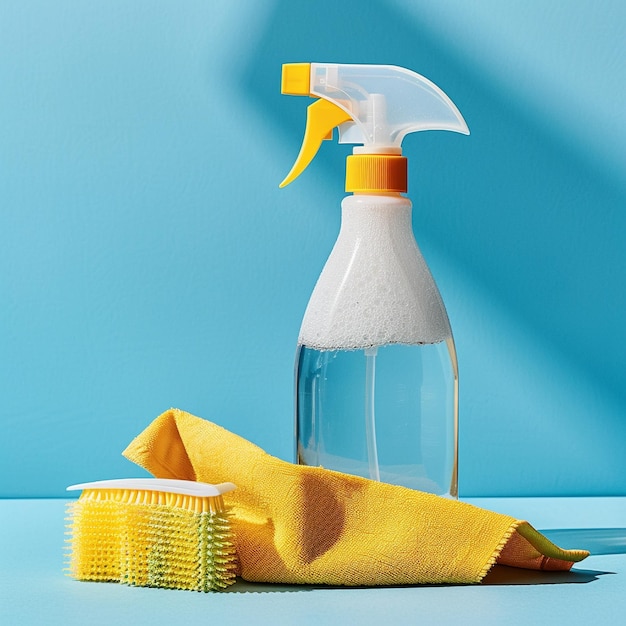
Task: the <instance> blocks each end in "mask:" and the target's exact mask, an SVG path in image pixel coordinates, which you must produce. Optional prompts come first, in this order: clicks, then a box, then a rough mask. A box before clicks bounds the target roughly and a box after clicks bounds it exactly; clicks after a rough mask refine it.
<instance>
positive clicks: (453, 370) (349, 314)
mask: <svg viewBox="0 0 626 626" xmlns="http://www.w3.org/2000/svg"><path fill="white" fill-rule="evenodd" d="M342 207H343V212H342V227H341V232H340V234H339V238H338V240H337V243H336V244H335V247H334V248H333V251H332V253H331V255H330V257H329V259H328V261H327V263H326V266H325V267H324V271H323V272H322V274H321V276H320V278H319V280H318V283H317V285H316V287H315V290H314V292H313V294H312V296H311V300H310V302H309V305H308V307H307V311H306V313H305V317H304V320H303V323H302V329H301V333H300V338H299V345H298V350H297V356H296V445H297V451H296V454H297V461H298V463H301V464H305V465H316V466H317V465H319V466H323V467H326V468H328V469H334V470H337V471H341V472H346V473H349V474H356V475H359V476H364V477H366V478H371V479H374V480H380V481H383V482H389V483H393V484H398V485H403V486H406V487H410V488H413V489H419V490H421V491H427V492H430V493H435V494H438V495H442V496H449V497H456V496H457V431H458V428H457V424H458V369H457V360H456V352H455V348H454V341H453V338H452V333H451V330H450V325H449V322H448V317H447V314H446V312H445V308H444V306H443V302H442V300H441V297H440V295H439V291H438V290H437V287H436V285H435V283H434V281H433V279H432V276H431V274H430V271H429V270H428V267H427V266H426V263H425V262H424V259H423V257H422V255H421V253H420V251H419V248H418V246H417V243H416V242H415V238H414V236H413V232H412V227H411V203H410V202H409V201H408V200H407V199H406V198H403V197H401V196H399V195H396V194H381V195H377V196H370V195H355V196H349V197H347V198H345V199H344V201H343V203H342Z"/></svg>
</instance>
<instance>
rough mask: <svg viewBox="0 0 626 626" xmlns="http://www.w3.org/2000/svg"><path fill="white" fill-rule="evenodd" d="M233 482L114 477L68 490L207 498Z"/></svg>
mask: <svg viewBox="0 0 626 626" xmlns="http://www.w3.org/2000/svg"><path fill="white" fill-rule="evenodd" d="M236 488H237V487H236V485H234V484H233V483H220V484H218V485H210V484H209V483H199V482H196V481H193V480H177V479H174V478H114V479H112V480H97V481H95V482H91V483H81V484H79V485H70V486H69V487H68V488H67V491H79V490H83V489H131V490H136V491H137V490H144V491H161V492H164V493H179V494H182V495H186V496H197V497H198V498H207V497H215V496H221V495H222V494H223V493H228V492H229V491H232V490H233V489H236Z"/></svg>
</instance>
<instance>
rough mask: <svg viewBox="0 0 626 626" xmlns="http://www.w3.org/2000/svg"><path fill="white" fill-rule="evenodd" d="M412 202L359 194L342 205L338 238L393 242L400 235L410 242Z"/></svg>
mask: <svg viewBox="0 0 626 626" xmlns="http://www.w3.org/2000/svg"><path fill="white" fill-rule="evenodd" d="M411 214H412V204H411V201H410V200H409V199H408V198H406V197H405V196H403V195H401V194H399V193H374V194H372V193H368V194H366V193H358V194H354V195H351V196H346V197H345V198H344V199H343V201H342V202H341V231H340V236H341V237H349V238H358V239H363V238H366V239H371V240H377V241H380V242H382V241H385V240H394V239H396V238H397V237H398V236H399V235H400V233H405V235H406V236H408V237H410V238H411V239H412V240H414V239H413V225H412V219H411Z"/></svg>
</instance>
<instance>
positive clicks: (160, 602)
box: [0, 498, 626, 626]
mask: <svg viewBox="0 0 626 626" xmlns="http://www.w3.org/2000/svg"><path fill="white" fill-rule="evenodd" d="M465 501H467V502H471V503H472V504H475V505H477V506H481V507H484V508H487V509H491V510H494V511H498V512H501V513H507V514H509V515H513V516H515V517H517V518H520V519H526V520H528V521H529V522H530V523H531V524H532V525H533V526H535V527H536V528H537V529H540V530H542V531H545V533H546V535H548V537H550V538H551V539H552V540H553V541H555V543H557V544H558V545H561V547H564V548H573V547H575V548H586V549H589V550H590V551H591V552H592V555H591V556H590V557H589V558H588V559H586V560H585V561H583V562H581V563H579V564H578V565H576V566H575V567H574V569H573V570H572V571H571V572H566V573H563V572H560V573H550V572H531V571H526V570H521V569H514V568H505V567H496V568H495V569H494V570H493V571H492V572H491V573H490V574H489V575H488V576H487V578H486V580H485V581H484V582H483V583H482V584H480V585H470V586H460V585H441V586H411V587H384V588H358V589H350V588H324V587H314V586H290V585H270V584H253V583H246V582H245V581H238V582H237V583H235V584H234V585H233V586H232V587H230V588H229V589H228V590H227V591H225V592H222V593H210V594H203V593H194V592H189V591H171V590H164V589H147V588H135V587H127V586H124V585H117V584H107V583H84V582H77V581H74V580H72V579H70V578H68V577H66V576H65V575H64V573H63V543H64V531H65V528H64V525H65V522H64V517H65V504H66V501H65V500H53V499H50V500H0V529H1V531H2V532H1V533H0V622H1V623H2V624H8V625H11V626H12V625H13V624H16V625H19V626H24V625H27V624H46V625H47V624H68V625H71V624H81V625H82V624H89V625H97V624H132V625H133V626H135V625H139V624H151V625H152V626H157V625H159V624H192V623H196V624H202V623H216V621H217V620H219V623H220V624H242V623H250V624H298V625H302V624H317V625H319V624H323V625H324V626H327V625H328V624H335V623H336V624H379V623H380V624H444V625H445V624H455V625H458V624H481V625H485V624H507V625H513V626H514V625H516V624H550V623H552V624H566V623H568V624H586V623H589V624H601V623H606V624H622V623H626V617H624V616H625V615H626V582H625V579H624V578H622V576H624V575H626V498H476V499H466V500H465Z"/></svg>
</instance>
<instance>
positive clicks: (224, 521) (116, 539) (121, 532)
mask: <svg viewBox="0 0 626 626" xmlns="http://www.w3.org/2000/svg"><path fill="white" fill-rule="evenodd" d="M233 489H235V485H233V484H232V483H221V484H219V485H209V484H207V483H199V482H195V481H188V480H173V479H155V478H127V479H117V480H102V481H97V482H92V483H83V484H80V485H72V486H71V487H68V488H67V490H68V491H76V490H82V494H81V496H80V497H79V498H78V500H74V501H72V502H70V503H69V504H68V507H67V513H68V517H67V521H68V522H69V524H68V529H69V532H68V534H69V535H70V538H69V540H68V543H69V554H68V571H69V575H70V576H72V577H74V578H76V579H78V580H90V581H109V582H119V583H124V584H127V585H134V586H140V587H166V588H170V589H189V590H192V591H219V590H220V589H223V588H225V587H227V586H228V585H230V584H232V583H233V582H234V581H235V569H236V553H235V546H234V538H233V535H232V534H231V530H230V523H229V519H228V513H227V511H226V509H225V507H224V501H223V499H222V494H224V493H227V492H229V491H232V490H233Z"/></svg>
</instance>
